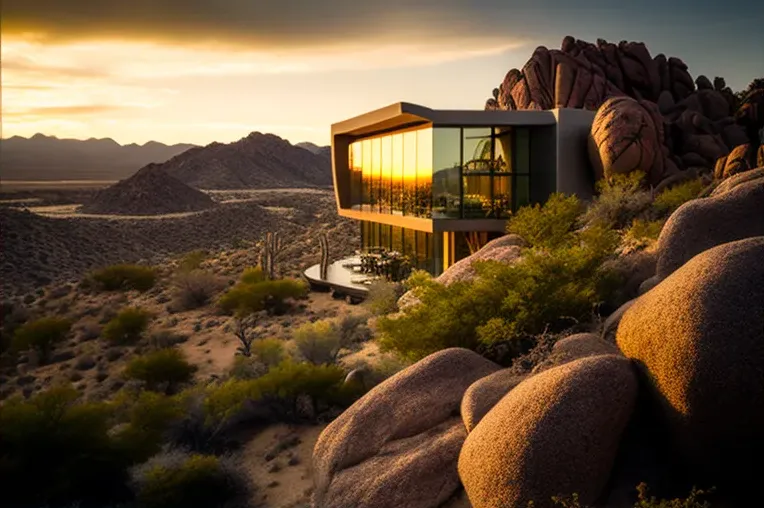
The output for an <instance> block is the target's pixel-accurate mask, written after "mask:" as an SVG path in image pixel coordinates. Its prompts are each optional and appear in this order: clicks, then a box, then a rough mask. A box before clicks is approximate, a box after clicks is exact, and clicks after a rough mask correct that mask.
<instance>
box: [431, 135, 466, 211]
mask: <svg viewBox="0 0 764 508" xmlns="http://www.w3.org/2000/svg"><path fill="white" fill-rule="evenodd" d="M461 141H462V140H461V129H459V128H458V127H454V128H448V127H442V128H435V129H433V152H432V153H433V166H432V167H433V174H432V217H433V218H437V219H442V218H458V217H459V216H460V209H459V204H460V203H461V184H460V183H459V179H460V178H461V160H462V150H461Z"/></svg>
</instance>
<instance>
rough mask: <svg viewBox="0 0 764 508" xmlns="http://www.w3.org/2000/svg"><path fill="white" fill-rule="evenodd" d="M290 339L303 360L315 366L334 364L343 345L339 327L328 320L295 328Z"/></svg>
mask: <svg viewBox="0 0 764 508" xmlns="http://www.w3.org/2000/svg"><path fill="white" fill-rule="evenodd" d="M292 339H293V340H294V343H295V345H296V346H297V350H298V351H299V352H300V354H301V355H302V356H303V358H305V359H306V360H307V361H309V362H311V363H313V364H316V365H320V364H322V363H334V361H335V360H336V359H337V354H338V353H339V352H340V349H342V347H343V345H344V344H343V343H342V333H341V331H340V328H339V326H337V323H335V322H334V321H333V320H330V319H324V320H321V321H316V322H315V323H305V324H303V325H301V326H299V327H297V328H295V329H294V331H293V332H292Z"/></svg>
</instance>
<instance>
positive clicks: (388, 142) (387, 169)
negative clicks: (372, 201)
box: [379, 136, 393, 213]
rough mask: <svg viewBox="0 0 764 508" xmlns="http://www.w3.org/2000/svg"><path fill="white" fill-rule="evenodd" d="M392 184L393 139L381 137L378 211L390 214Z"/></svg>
mask: <svg viewBox="0 0 764 508" xmlns="http://www.w3.org/2000/svg"><path fill="white" fill-rule="evenodd" d="M392 183H393V139H392V136H384V137H382V177H381V180H380V187H379V205H380V206H379V211H380V212H381V213H392V198H391V192H392Z"/></svg>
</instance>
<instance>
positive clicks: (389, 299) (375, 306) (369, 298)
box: [364, 280, 404, 316]
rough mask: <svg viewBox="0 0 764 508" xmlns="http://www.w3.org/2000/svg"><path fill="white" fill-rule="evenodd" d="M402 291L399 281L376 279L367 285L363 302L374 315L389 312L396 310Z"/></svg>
mask: <svg viewBox="0 0 764 508" xmlns="http://www.w3.org/2000/svg"><path fill="white" fill-rule="evenodd" d="M403 292H404V287H403V285H402V284H400V283H397V282H387V281H384V280H380V281H376V282H374V283H372V284H371V285H370V286H369V292H368V294H367V295H366V300H365V302H364V303H365V305H366V307H367V308H368V309H369V311H370V312H371V313H372V314H374V315H375V316H381V315H384V314H390V313H392V312H396V311H397V310H398V299H399V298H400V297H401V296H403Z"/></svg>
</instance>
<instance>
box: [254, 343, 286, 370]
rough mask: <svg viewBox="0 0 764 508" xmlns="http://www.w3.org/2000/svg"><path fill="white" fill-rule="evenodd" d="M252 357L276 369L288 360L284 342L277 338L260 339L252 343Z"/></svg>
mask: <svg viewBox="0 0 764 508" xmlns="http://www.w3.org/2000/svg"><path fill="white" fill-rule="evenodd" d="M252 356H254V357H255V358H256V359H257V360H258V361H260V362H261V363H262V364H263V365H265V366H267V367H275V366H276V365H278V364H280V363H281V362H282V361H284V360H285V359H286V356H287V355H286V352H285V351H284V343H283V341H281V340H279V339H275V338H267V339H259V340H256V341H254V342H253V343H252Z"/></svg>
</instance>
